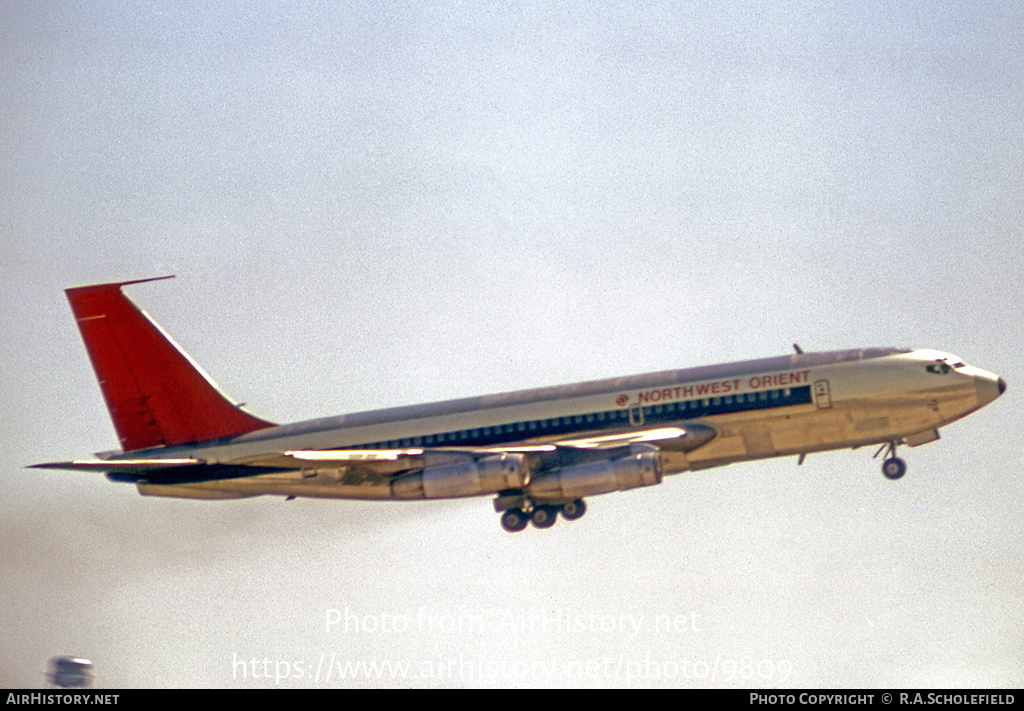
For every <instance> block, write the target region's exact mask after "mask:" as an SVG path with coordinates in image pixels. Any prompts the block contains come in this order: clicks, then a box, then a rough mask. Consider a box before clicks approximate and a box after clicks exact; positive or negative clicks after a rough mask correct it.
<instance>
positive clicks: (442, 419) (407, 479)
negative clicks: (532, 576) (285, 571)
mask: <svg viewBox="0 0 1024 711" xmlns="http://www.w3.org/2000/svg"><path fill="white" fill-rule="evenodd" d="M169 278H171V277H156V278H152V279H140V280H135V281H122V282H112V283H104V284H94V285H91V286H81V287H75V288H70V289H67V290H65V293H66V295H67V298H68V300H69V302H70V304H71V309H72V312H73V314H74V317H75V319H76V321H77V324H78V328H79V330H80V331H81V335H82V338H83V340H84V342H85V346H86V350H87V352H88V354H89V357H90V360H91V362H92V365H93V368H94V370H95V372H96V375H97V378H98V380H99V384H100V389H101V391H102V393H103V397H104V399H105V401H106V405H107V408H108V410H109V412H110V416H111V419H112V420H113V424H114V428H115V430H116V432H117V435H118V439H119V440H120V443H121V448H122V449H121V451H115V452H105V453H99V454H98V455H97V459H90V460H76V461H68V462H52V463H47V464H35V465H32V466H33V467H41V468H50V469H65V470H72V471H87V472H104V473H105V474H106V476H107V478H108V479H110V480H112V481H114V482H127V483H132V484H135V485H136V487H137V488H138V491H139V493H140V494H142V495H147V496H169V497H179V498H187V499H235V498H242V497H250V496H259V495H263V494H276V495H280V496H284V497H286V499H289V500H290V499H294V498H295V497H299V496H302V497H325V498H339V499H378V500H423V499H451V498H462V497H471V496H493V497H494V502H493V503H494V509H495V511H496V512H497V513H499V514H501V519H500V521H501V525H502V527H503V528H504V529H505V530H507V531H510V532H516V531H522V530H523V529H524V528H526V527H527V525H529V524H532V525H533V526H534V527H536V528H539V529H545V528H549V527H551V526H552V525H554V524H555V522H556V520H557V519H558V518H559V517H561V518H562V519H565V520H568V521H572V520H576V519H578V518H580V517H581V516H583V514H584V513H585V512H586V504H585V499H586V498H587V497H590V496H596V495H598V494H607V493H611V492H615V491H625V490H628V489H634V488H639V487H645V486H652V485H655V484H659V483H661V482H662V480H663V478H664V477H665V476H666V475H671V474H678V473H681V472H686V471H698V470H701V469H707V468H710V467H717V466H722V465H725V464H731V463H735V462H743V461H748V460H756V459H765V458H770V457H785V456H797V457H798V458H799V459H798V463H800V464H802V463H803V461H804V458H805V457H806V456H807V455H808V454H810V453H815V452H823V451H828V450H836V449H845V448H858V447H864V446H870V445H879V449H878V451H877V452H876V453H875V457H876V458H877V457H878V456H879V455H880V454H882V452H885V453H886V454H885V458H884V461H883V464H882V472H883V474H884V475H885V477H887V478H888V479H894V480H895V479H899V478H901V477H902V476H903V475H904V473H905V472H906V464H905V462H904V461H903V460H902V459H900V458H899V457H897V456H896V455H897V451H896V450H897V447H898V446H900V445H907V446H910V447H916V446H920V445H923V444H926V443H929V442H933V441H935V440H937V439H939V428H941V427H944V426H946V425H948V424H950V423H951V422H954V421H956V420H959V419H960V418H962V417H964V416H966V415H968V414H970V413H972V412H974V411H975V410H978V409H979V408H981V407H983V406H985V405H987V404H988V403H990V402H992V401H993V400H995V399H996V398H998V397H999V396H1000V395H1002V394H1003V393H1004V392H1005V390H1006V382H1005V381H1004V380H1003V379H1002V378H1000V377H998V376H997V375H995V374H993V373H989V372H987V371H984V370H981V369H978V368H975V367H972V366H969V365H967V364H965V363H964V362H963V361H962V360H961V359H960V358H957V357H956V356H953V355H951V354H949V353H945V352H941V351H936V350H911V349H900V348H862V349H855V350H840V351H832V352H822V353H805V352H804V351H803V350H802V349H801V348H800V347H799V346H798V345H796V344H794V350H795V352H794V353H791V354H789V355H784V356H779V357H772V358H761V359H757V360H747V361H742V362H736V363H726V364H723V365H712V366H704V367H698V368H687V369H681V370H666V371H662V372H656V373H648V374H644V375H634V376H629V377H621V378H610V379H605V380H594V381H589V382H581V383H576V384H571V385H563V386H556V387H544V388H537V389H533V390H523V391H519V392H510V393H500V394H494V395H485V396H482V397H470V398H463V399H458V400H448V401H444V402H438V403H432V404H425V405H413V406H402V407H393V408H389V409H384V410H375V411H370V412H357V413H354V414H348V415H341V416H338V417H328V418H323V419H315V420H309V421H305V422H297V423H294V424H285V425H277V424H274V423H271V422H268V421H267V420H264V419H261V418H259V417H256V416H255V415H252V414H250V413H249V412H247V411H245V410H244V409H243V408H242V407H241V406H239V405H237V404H235V403H234V402H233V401H231V400H230V399H228V398H227V397H226V396H225V395H224V394H222V393H221V392H220V390H219V389H218V388H217V386H216V385H214V383H213V381H212V380H211V379H210V377H209V376H208V375H207V374H206V373H205V372H204V371H203V370H202V369H201V368H200V367H199V366H198V365H196V363H195V362H193V361H192V359H191V358H189V356H188V355H186V354H185V353H184V351H182V350H181V349H180V348H179V347H178V346H177V345H176V344H175V343H174V341H173V340H171V338H170V337H169V336H168V335H167V334H166V333H164V331H163V330H162V329H161V328H160V327H159V326H158V325H157V324H156V323H155V322H154V321H152V320H151V319H150V318H149V317H148V316H147V315H146V314H145V312H143V311H142V310H141V309H139V308H138V306H136V305H135V304H134V303H133V302H132V301H131V300H129V299H128V297H127V296H126V295H125V294H124V292H123V291H122V290H123V288H124V287H126V286H129V285H133V284H140V283H145V282H150V281H157V280H160V279H169Z"/></svg>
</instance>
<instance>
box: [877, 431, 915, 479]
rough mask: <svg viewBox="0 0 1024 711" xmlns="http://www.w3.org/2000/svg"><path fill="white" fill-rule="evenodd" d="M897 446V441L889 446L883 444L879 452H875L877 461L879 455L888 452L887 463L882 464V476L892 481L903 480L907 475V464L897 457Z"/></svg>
mask: <svg viewBox="0 0 1024 711" xmlns="http://www.w3.org/2000/svg"><path fill="white" fill-rule="evenodd" d="M897 444H898V442H897V441H895V440H893V441H892V442H889V443H888V444H883V445H882V446H881V447H880V448H879V449H878V451H877V452H875V457H874V458H876V459H877V458H878V455H879V454H881V453H882V452H886V458H885V461H884V462H882V474H883V475H884V476H885V478H886V479H890V480H892V481H896V480H897V479H900V478H902V477H903V475H904V474H906V473H907V463H906V462H904V461H903V460H902V459H900V458H899V457H897V456H896V445H897Z"/></svg>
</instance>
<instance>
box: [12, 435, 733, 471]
mask: <svg viewBox="0 0 1024 711" xmlns="http://www.w3.org/2000/svg"><path fill="white" fill-rule="evenodd" d="M715 434H716V432H715V430H714V428H712V427H710V426H708V425H704V424H699V423H689V424H683V425H679V426H673V427H659V428H651V429H641V430H634V431H630V432H622V433H618V434H611V435H598V436H593V437H587V436H583V437H571V438H564V437H563V438H555V439H551V440H545V441H527V442H522V443H515V444H509V445H495V446H493V447H444V448H406V449H326V450H287V451H284V452H267V453H262V454H256V455H250V456H246V457H241V458H237V459H231V460H227V461H210V460H206V459H202V458H195V457H182V458H159V457H152V458H131V459H95V460H76V461H70V462H49V463H46V464H33V465H31V467H32V468H35V469H66V470H71V471H86V472H90V471H91V472H106V473H109V474H112V475H115V476H117V477H118V478H120V477H121V476H124V477H126V478H128V477H132V476H136V477H139V478H149V477H147V475H157V474H158V473H159V474H160V475H162V476H159V477H154V478H160V479H168V478H169V479H174V480H176V481H182V480H185V479H192V480H195V481H202V480H208V479H223V478H228V476H236V477H237V476H248V475H251V474H259V473H268V472H274V471H277V472H286V471H293V470H301V469H331V468H338V469H344V470H348V471H353V472H355V471H359V472H362V473H363V476H365V475H366V474H368V473H370V472H372V473H373V474H374V475H375V476H376V477H387V476H391V475H394V474H399V473H402V472H406V471H410V470H414V469H419V468H422V467H425V466H432V465H435V464H440V463H443V462H446V461H453V460H460V459H461V460H465V459H469V458H475V457H480V456H490V455H494V454H500V453H504V452H508V453H522V454H535V455H537V456H538V457H540V458H541V459H544V458H545V457H544V455H545V453H559V454H560V457H561V458H564V457H565V456H566V455H569V456H570V458H571V455H572V452H574V451H576V452H579V453H580V454H581V455H582V454H583V453H584V452H591V454H590V455H589V456H587V458H588V459H593V458H595V456H600V455H599V454H598V452H605V453H606V454H608V455H609V456H614V451H615V450H620V451H621V450H623V449H628V448H629V447H630V446H632V445H638V444H643V445H646V446H647V447H650V448H657V449H665V450H669V451H682V452H689V451H692V450H694V449H696V448H697V447H699V446H701V445H703V444H705V443H706V442H708V441H710V440H711V439H713V438H714V436H715ZM214 469H218V470H220V471H218V473H217V474H213V470H214ZM176 470H178V471H177V472H176ZM211 475H212V476H211Z"/></svg>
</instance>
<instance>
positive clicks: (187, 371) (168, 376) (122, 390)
mask: <svg viewBox="0 0 1024 711" xmlns="http://www.w3.org/2000/svg"><path fill="white" fill-rule="evenodd" d="M157 278H158V279H169V278H170V277H157ZM146 281H154V279H140V280H137V281H125V282H116V283H111V284H96V285H93V286H81V287H76V288H74V289H67V290H65V293H66V294H67V296H68V301H69V302H71V310H72V311H73V312H74V314H75V320H76V321H77V322H78V329H79V331H81V333H82V339H83V340H84V341H85V348H86V350H87V351H88V352H89V358H90V360H92V366H93V368H94V369H95V371H96V377H97V378H98V379H99V382H100V389H101V390H102V391H103V398H104V399H105V400H106V402H107V409H108V410H110V417H111V419H112V420H113V421H114V429H116V430H117V436H118V438H119V439H120V440H121V447H122V448H123V449H124V450H125V451H126V452H129V451H134V450H137V449H146V448H148V447H159V446H164V445H175V444H188V443H192V442H202V441H206V440H210V439H217V438H220V437H232V436H235V435H240V434H245V433H246V432H252V431H254V430H260V429H263V428H265V427H272V426H273V423H270V422H266V421H264V420H261V419H259V418H258V417H254V416H252V415H250V414H249V413H247V412H245V411H243V410H242V409H240V408H239V407H238V406H237V405H235V404H234V403H233V402H231V401H230V400H229V399H228V398H227V397H225V396H224V394H223V393H221V392H220V390H218V389H217V386H216V385H214V384H213V381H211V380H210V378H209V376H207V375H206V373H204V372H203V371H202V369H201V368H199V366H197V365H196V364H195V363H194V362H193V361H192V359H191V358H189V357H188V356H187V355H186V354H185V353H184V352H183V351H182V350H181V348H179V347H178V345H177V344H176V343H175V342H174V341H172V340H171V338H170V337H169V336H168V335H167V334H166V333H164V332H163V330H162V329H161V328H160V327H159V326H157V325H156V324H155V323H154V322H153V321H152V320H150V318H149V317H148V316H147V315H146V314H145V313H144V312H143V311H142V310H141V309H139V308H138V307H137V306H136V305H135V304H133V303H132V302H131V301H130V300H129V299H128V297H126V296H125V295H124V294H123V293H122V292H121V287H123V286H126V285H128V284H139V283H142V282H146Z"/></svg>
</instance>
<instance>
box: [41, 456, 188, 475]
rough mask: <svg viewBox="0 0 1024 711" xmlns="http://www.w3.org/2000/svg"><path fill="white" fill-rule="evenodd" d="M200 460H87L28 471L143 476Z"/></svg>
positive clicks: (51, 464) (45, 466) (43, 466)
mask: <svg viewBox="0 0 1024 711" xmlns="http://www.w3.org/2000/svg"><path fill="white" fill-rule="evenodd" d="M202 463H203V461H202V460H201V459H113V460H106V459H89V460H78V461H74V462H49V463H47V464H32V465H31V466H30V467H29V468H30V469H66V470H69V471H76V472H117V473H121V474H144V473H146V472H154V471H159V470H161V469H175V468H178V467H193V466H196V465H197V464H202Z"/></svg>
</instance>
